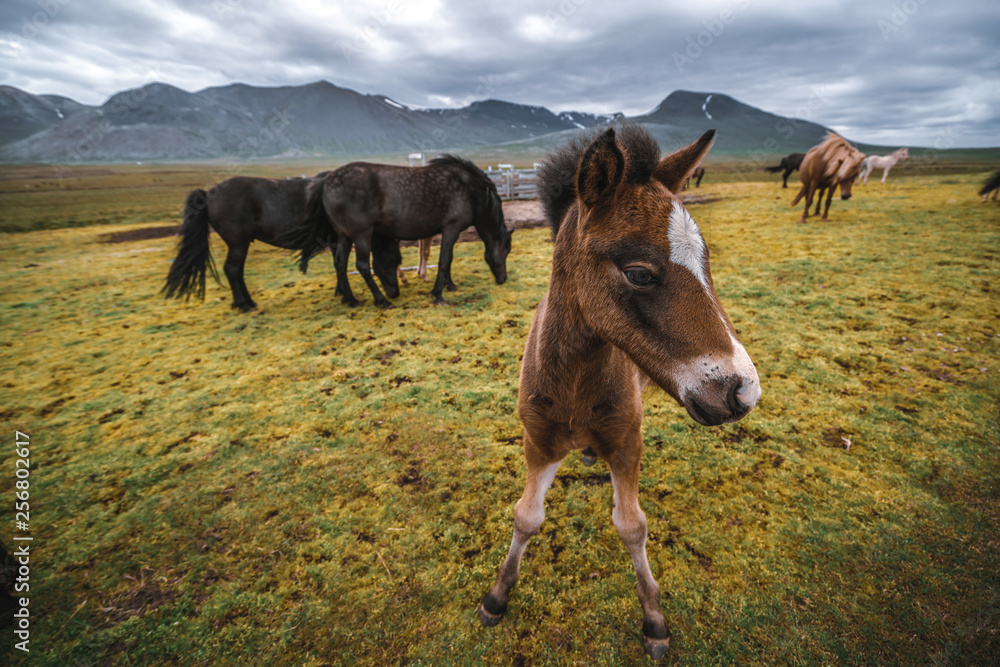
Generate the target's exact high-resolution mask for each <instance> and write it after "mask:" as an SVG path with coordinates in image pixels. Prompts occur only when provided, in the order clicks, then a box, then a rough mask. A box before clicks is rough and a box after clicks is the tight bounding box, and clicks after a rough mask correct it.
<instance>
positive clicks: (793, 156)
mask: <svg viewBox="0 0 1000 667" xmlns="http://www.w3.org/2000/svg"><path fill="white" fill-rule="evenodd" d="M805 156H806V154H805V153H789V154H788V155H786V156H785V157H783V158H781V164H779V165H778V166H777V167H764V170H765V171H769V172H771V173H772V174H776V173H778V172H779V171H781V170H782V169H784V170H785V173H784V174H783V175H782V182H781V187H783V188H787V187H788V177H789V176H790V175H791V174H792V172H793V171H795V170H796V169H798V168H799V167H800V166H802V158H804V157H805Z"/></svg>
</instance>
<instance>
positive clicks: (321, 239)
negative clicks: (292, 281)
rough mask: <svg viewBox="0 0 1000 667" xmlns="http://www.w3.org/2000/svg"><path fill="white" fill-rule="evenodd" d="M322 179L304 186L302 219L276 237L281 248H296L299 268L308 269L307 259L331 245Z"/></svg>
mask: <svg viewBox="0 0 1000 667" xmlns="http://www.w3.org/2000/svg"><path fill="white" fill-rule="evenodd" d="M323 183H324V179H322V178H317V179H316V180H315V181H314V182H313V183H310V184H309V185H308V186H307V187H306V199H307V204H306V214H305V217H304V218H303V219H302V221H301V222H300V223H299V224H298V225H295V226H294V227H292V228H291V229H289V230H288V231H287V232H285V233H284V234H282V235H281V237H280V238H278V239H277V245H279V246H281V247H282V248H289V249H293V250H298V251H299V253H298V263H299V270H300V271H301V272H302V273H306V272H307V271H308V270H309V260H311V259H312V258H313V257H315V256H316V255H318V254H319V253H321V252H323V251H324V250H325V249H326V248H327V247H329V246H330V245H331V243H332V242H333V241H332V238H333V234H332V228H331V227H330V223H329V221H328V220H327V217H326V210H325V209H324V208H323Z"/></svg>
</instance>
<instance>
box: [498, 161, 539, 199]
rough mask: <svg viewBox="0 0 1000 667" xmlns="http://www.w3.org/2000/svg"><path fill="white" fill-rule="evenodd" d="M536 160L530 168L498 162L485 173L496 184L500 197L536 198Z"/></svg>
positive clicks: (537, 165)
mask: <svg viewBox="0 0 1000 667" xmlns="http://www.w3.org/2000/svg"><path fill="white" fill-rule="evenodd" d="M539 166H541V165H539V164H538V163H537V162H536V163H535V165H534V167H532V168H531V169H514V165H511V164H503V163H501V164H499V165H498V166H497V169H496V170H494V169H493V168H492V167H490V168H489V171H487V172H486V173H487V174H488V175H489V177H490V178H491V179H493V183H494V184H496V186H497V192H498V193H499V194H500V198H501V199H538V167H539Z"/></svg>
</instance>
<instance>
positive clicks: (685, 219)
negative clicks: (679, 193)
mask: <svg viewBox="0 0 1000 667" xmlns="http://www.w3.org/2000/svg"><path fill="white" fill-rule="evenodd" d="M667 237H668V238H669V239H670V261H671V262H673V263H674V264H679V265H680V266H683V267H684V268H686V269H687V270H688V271H690V272H691V273H693V274H694V277H695V278H697V279H698V282H700V283H701V284H702V286H703V287H704V288H705V289H706V290H707V291H708V292H709V294H711V288H710V287H709V286H708V276H707V275H706V274H705V239H704V238H702V236H701V230H700V229H698V223H696V222H695V221H694V219H692V218H691V214H690V213H688V212H687V209H686V208H684V207H683V206H681V205H680V204H679V203H677V202H674V210H673V211H671V212H670V226H669V227H668V228H667Z"/></svg>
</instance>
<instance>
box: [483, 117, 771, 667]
mask: <svg viewBox="0 0 1000 667" xmlns="http://www.w3.org/2000/svg"><path fill="white" fill-rule="evenodd" d="M714 135H715V131H714V130H709V131H708V132H706V133H705V135H704V136H702V137H701V138H700V139H699V140H698V141H697V142H695V143H694V144H692V145H691V146H689V147H687V148H684V149H682V150H680V151H677V152H676V153H673V154H671V155H668V156H667V157H664V158H663V159H660V149H659V146H658V145H657V144H656V140H655V139H653V138H652V136H650V135H649V133H648V132H647V131H646V130H644V129H642V128H641V127H640V126H637V125H624V126H622V127H620V128H619V130H618V132H617V133H616V132H615V130H614V129H608V130H606V131H605V132H603V133H601V134H599V135H598V136H596V138H595V137H594V133H593V132H591V133H589V134H586V135H584V136H583V137H581V138H578V139H576V140H575V141H573V142H571V143H570V144H569V145H567V146H565V147H563V148H562V149H560V150H558V151H556V152H555V153H554V154H552V155H549V156H548V157H547V158H546V162H545V164H544V166H543V167H542V168H540V170H539V189H540V192H541V198H542V203H543V206H544V208H545V214H546V217H547V218H548V219H549V222H550V223H551V224H552V226H553V229H554V230H555V245H554V249H553V253H552V274H551V277H550V278H549V289H548V293H547V294H546V296H545V298H544V299H543V300H542V302H541V303H540V304H539V305H538V309H537V310H536V311H535V315H534V319H533V321H532V324H531V330H530V331H529V332H528V340H527V345H526V346H525V350H524V360H523V362H522V365H521V380H520V388H519V392H518V412H519V414H520V417H521V423H522V424H523V426H524V456H525V460H526V462H527V483H526V485H525V488H524V493H523V495H522V496H521V499H520V500H519V501H518V502H517V505H516V506H515V508H514V538H513V540H512V541H511V545H510V551H509V553H508V554H507V558H506V560H505V561H504V562H503V565H501V566H500V571H499V574H498V575H497V579H496V584H495V585H494V586H493V588H492V589H491V590H490V592H489V593H488V594H487V595H486V597H485V598H484V599H483V602H482V605H481V606H480V610H479V618H480V621H481V622H482V623H483V624H484V625H487V626H491V625H495V624H496V623H498V622H499V621H500V620H501V618H502V616H503V613H504V611H505V610H506V607H507V601H508V599H509V596H510V591H511V588H512V587H513V586H514V583H515V582H516V581H517V577H518V571H519V568H520V563H521V556H522V554H523V553H524V549H525V546H526V545H527V543H528V539H529V538H530V537H531V536H532V535H534V534H535V533H536V532H537V531H538V529H539V527H540V526H541V524H542V520H543V519H544V517H545V507H544V499H545V494H546V492H547V491H548V488H549V486H550V485H551V484H552V481H553V479H554V478H555V476H556V471H557V470H558V468H559V465H560V464H561V463H562V461H563V459H564V458H565V457H566V455H567V454H569V453H570V452H571V451H573V450H576V449H585V448H591V449H592V450H593V451H594V452H595V453H596V455H597V456H599V457H600V458H601V459H602V460H604V461H605V462H606V463H607V465H608V467H609V468H610V469H611V481H612V483H613V485H614V510H613V511H612V513H611V518H612V521H613V522H614V525H615V528H616V529H617V530H618V534H619V536H620V537H621V539H622V541H623V542H624V543H625V547H626V548H627V549H628V552H629V554H630V555H631V557H632V563H633V565H634V566H635V571H636V576H637V579H638V592H639V601H640V603H641V604H642V611H643V624H642V627H643V634H644V636H645V648H646V651H647V653H649V655H651V656H652V657H654V658H659V657H661V656H663V655H664V654H665V653H666V651H667V648H668V646H669V637H670V633H669V631H668V630H667V624H666V621H665V620H664V618H663V614H662V613H661V612H660V589H659V586H658V585H657V583H656V580H655V579H654V578H653V574H652V572H651V571H650V568H649V563H648V561H647V560H646V546H645V545H646V517H645V515H644V514H643V512H642V509H641V508H640V507H639V498H638V492H639V465H640V460H641V457H642V449H643V442H642V390H643V388H644V387H645V386H646V384H647V383H648V381H649V380H652V381H653V382H654V383H655V384H656V385H658V386H660V387H662V388H663V389H664V390H665V391H667V392H668V393H669V394H670V395H671V396H673V397H674V398H675V399H676V400H677V402H678V403H680V404H681V405H682V406H684V408H686V409H687V411H688V414H689V415H691V417H692V418H693V419H694V420H695V421H697V422H698V423H700V424H704V425H713V424H722V423H725V422H733V421H736V420H738V419H740V418H741V417H743V416H744V415H745V414H747V412H749V411H750V410H751V409H752V408H753V407H754V405H756V404H757V401H758V400H759V399H760V380H759V379H758V377H757V371H756V369H755V368H754V365H753V362H751V361H750V357H749V356H748V355H747V353H746V350H745V349H744V348H743V345H741V344H740V342H739V340H738V339H737V336H736V330H735V329H734V327H733V325H732V323H731V322H730V321H729V318H728V317H727V315H726V313H725V311H724V310H723V308H722V305H721V303H720V302H719V297H718V295H717V294H716V292H715V288H714V287H713V284H712V277H711V272H710V271H709V264H708V249H707V247H706V245H705V240H704V238H702V235H701V231H700V230H699V229H698V225H697V224H695V222H694V220H692V219H691V216H690V215H689V214H688V212H687V210H686V209H685V208H684V207H683V206H682V205H681V202H680V198H679V197H678V196H677V194H676V193H677V192H679V191H680V189H681V185H682V184H683V183H684V180H685V179H686V178H687V177H688V176H689V175H690V173H691V171H692V170H693V169H694V168H695V167H696V166H697V165H698V163H699V162H700V161H701V159H702V157H703V156H704V155H705V153H707V152H708V149H709V147H710V146H711V144H712V139H713V137H714Z"/></svg>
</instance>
